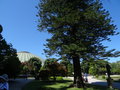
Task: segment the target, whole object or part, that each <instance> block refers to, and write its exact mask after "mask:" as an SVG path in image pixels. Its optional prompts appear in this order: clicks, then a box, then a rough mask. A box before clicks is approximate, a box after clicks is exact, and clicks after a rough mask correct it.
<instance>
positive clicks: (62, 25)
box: [37, 0, 117, 87]
mask: <svg viewBox="0 0 120 90" xmlns="http://www.w3.org/2000/svg"><path fill="white" fill-rule="evenodd" d="M37 8H38V10H39V11H38V17H39V24H38V27H39V30H40V31H47V32H48V33H50V34H51V38H50V39H47V43H46V49H45V53H47V54H48V55H50V56H51V55H53V54H58V55H59V56H61V57H62V56H66V57H68V58H69V59H72V61H73V67H74V85H75V86H76V87H84V82H83V79H82V74H81V65H80V61H81V60H83V59H84V57H91V58H99V57H101V56H102V55H103V53H104V52H105V49H106V47H105V46H104V45H103V44H102V41H104V40H110V37H109V36H113V35H116V34H117V32H116V26H115V25H114V24H113V22H112V20H111V17H110V16H109V12H108V11H106V10H105V9H104V8H103V6H102V3H101V2H100V0H40V3H39V5H38V7H37Z"/></svg>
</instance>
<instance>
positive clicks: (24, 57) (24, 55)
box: [17, 51, 45, 65]
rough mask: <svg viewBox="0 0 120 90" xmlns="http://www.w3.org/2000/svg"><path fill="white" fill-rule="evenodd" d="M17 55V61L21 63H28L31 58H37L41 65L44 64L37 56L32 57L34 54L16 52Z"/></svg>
mask: <svg viewBox="0 0 120 90" xmlns="http://www.w3.org/2000/svg"><path fill="white" fill-rule="evenodd" d="M17 55H18V58H19V60H20V61H21V62H25V61H28V60H30V58H32V57H36V58H39V59H40V60H41V62H42V65H43V64H44V61H45V60H43V59H42V58H40V57H39V56H36V55H34V54H32V53H30V52H27V51H21V52H18V53H17Z"/></svg>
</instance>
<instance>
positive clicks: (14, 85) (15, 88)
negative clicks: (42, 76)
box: [9, 79, 33, 90]
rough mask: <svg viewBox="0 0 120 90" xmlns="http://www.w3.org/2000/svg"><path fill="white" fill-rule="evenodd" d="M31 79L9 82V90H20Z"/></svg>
mask: <svg viewBox="0 0 120 90" xmlns="http://www.w3.org/2000/svg"><path fill="white" fill-rule="evenodd" d="M32 80H33V79H27V80H26V79H15V80H14V79H13V80H10V81H9V88H10V90H22V87H23V86H24V85H25V84H27V83H29V82H31V81H32Z"/></svg>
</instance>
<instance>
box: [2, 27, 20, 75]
mask: <svg viewBox="0 0 120 90" xmlns="http://www.w3.org/2000/svg"><path fill="white" fill-rule="evenodd" d="M2 31H3V29H2V26H1V25H0V74H2V73H6V74H8V75H9V77H15V76H16V75H17V74H19V72H20V65H21V63H20V61H19V59H18V58H17V51H16V49H14V48H13V47H12V45H11V44H8V43H7V42H6V41H5V39H4V38H3V37H2V34H1V32H2ZM11 70H12V72H11Z"/></svg>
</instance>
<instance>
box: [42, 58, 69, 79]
mask: <svg viewBox="0 0 120 90" xmlns="http://www.w3.org/2000/svg"><path fill="white" fill-rule="evenodd" d="M44 67H45V69H47V70H49V72H50V76H53V77H54V80H56V76H66V74H67V70H66V68H65V67H64V66H63V65H61V64H59V63H58V62H57V60H56V59H55V58H49V59H47V60H46V61H45V64H44Z"/></svg>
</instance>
